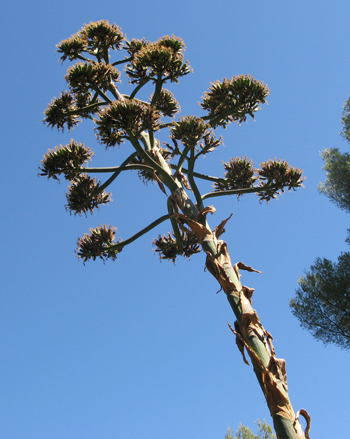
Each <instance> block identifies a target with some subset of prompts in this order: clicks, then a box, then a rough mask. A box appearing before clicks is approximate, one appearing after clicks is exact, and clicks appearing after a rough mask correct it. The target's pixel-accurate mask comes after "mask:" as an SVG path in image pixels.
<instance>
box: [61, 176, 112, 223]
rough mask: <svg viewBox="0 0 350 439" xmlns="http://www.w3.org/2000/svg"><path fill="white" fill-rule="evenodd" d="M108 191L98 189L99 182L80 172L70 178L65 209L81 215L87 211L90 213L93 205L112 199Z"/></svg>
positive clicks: (97, 205) (105, 202) (96, 205)
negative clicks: (70, 182)
mask: <svg viewBox="0 0 350 439" xmlns="http://www.w3.org/2000/svg"><path fill="white" fill-rule="evenodd" d="M110 195H111V194H110V193H108V194H107V192H105V191H104V190H102V191H101V189H100V182H97V180H96V178H93V179H92V178H91V177H89V176H88V175H87V174H81V175H79V176H78V177H76V178H74V179H73V180H72V185H71V186H69V187H68V192H67V195H66V196H67V204H66V210H68V211H69V212H70V213H72V212H73V213H74V215H77V214H78V215H81V214H82V213H84V214H85V216H86V213H87V212H90V213H92V212H93V210H94V208H95V207H97V208H98V207H99V205H100V204H107V203H109V202H110V201H112V199H111V197H110Z"/></svg>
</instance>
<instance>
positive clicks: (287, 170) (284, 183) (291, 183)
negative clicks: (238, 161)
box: [257, 159, 305, 202]
mask: <svg viewBox="0 0 350 439" xmlns="http://www.w3.org/2000/svg"><path fill="white" fill-rule="evenodd" d="M260 166H261V169H258V170H257V173H258V176H259V179H260V187H261V189H262V190H260V191H259V192H258V195H259V196H260V201H263V200H264V201H267V202H268V201H269V200H270V199H274V198H277V195H279V194H280V193H281V192H285V188H288V190H291V189H294V190H295V189H296V188H298V187H301V186H302V183H303V181H304V180H305V178H304V177H303V171H302V170H301V169H298V168H294V166H290V165H289V163H288V162H286V161H285V160H280V159H279V160H277V161H276V160H269V161H267V162H264V163H261V164H260Z"/></svg>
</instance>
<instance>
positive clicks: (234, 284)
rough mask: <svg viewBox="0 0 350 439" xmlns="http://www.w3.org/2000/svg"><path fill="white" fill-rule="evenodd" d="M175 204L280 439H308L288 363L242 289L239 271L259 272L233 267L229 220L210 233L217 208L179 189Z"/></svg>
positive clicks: (249, 293) (248, 291) (239, 265)
mask: <svg viewBox="0 0 350 439" xmlns="http://www.w3.org/2000/svg"><path fill="white" fill-rule="evenodd" d="M172 197H173V199H174V201H175V202H176V203H177V205H178V206H179V208H180V209H181V210H182V212H183V213H184V214H183V215H179V216H180V218H181V219H182V220H184V221H185V222H187V224H188V226H189V227H190V228H191V229H192V231H193V232H194V233H195V234H196V236H197V238H198V240H199V242H200V244H201V246H202V248H203V250H204V251H205V252H206V254H207V258H206V268H207V269H208V271H209V272H210V273H211V274H212V275H213V276H214V277H215V278H216V279H217V281H218V282H219V284H220V285H221V287H222V289H223V290H224V292H225V294H226V296H227V299H228V301H229V304H230V306H231V308H232V311H233V312H234V314H235V316H236V318H237V322H236V323H235V330H233V329H232V328H231V329H232V331H233V332H234V333H235V335H236V343H237V345H238V347H239V349H240V351H241V353H242V355H243V358H244V361H245V362H247V361H246V359H245V355H244V349H246V351H247V352H248V355H249V357H250V359H251V362H252V364H253V367H254V372H255V374H256V377H257V379H258V382H259V384H260V387H261V389H262V391H263V393H264V395H265V398H266V402H267V404H268V407H269V409H270V413H271V416H272V418H273V422H274V426H275V430H276V433H277V438H278V439H305V438H306V439H308V435H307V436H306V435H305V434H304V432H303V431H302V428H301V425H300V423H299V420H298V418H297V417H296V415H295V413H294V410H293V407H292V405H291V402H290V399H289V395H288V386H287V377H286V372H285V361H284V360H282V359H278V358H276V356H275V351H274V348H273V345H272V336H271V334H269V333H268V332H267V331H266V330H265V328H264V327H263V326H262V324H261V322H260V319H259V317H258V314H257V312H256V311H255V310H254V309H253V307H252V304H251V297H252V295H253V291H254V290H253V289H252V288H248V287H246V286H243V285H242V284H241V281H240V272H239V270H240V269H241V270H248V271H256V270H254V269H253V268H251V267H248V266H246V265H245V264H243V263H241V262H238V263H237V264H235V265H234V266H232V263H231V259H230V255H229V253H228V249H227V245H226V243H225V242H224V241H222V240H219V237H220V234H221V233H222V231H223V228H224V226H225V224H226V222H227V220H225V221H223V222H222V223H221V224H220V225H219V226H218V227H216V228H215V229H214V231H211V229H210V227H209V225H208V223H207V221H206V216H205V215H206V213H208V212H213V211H214V210H215V209H214V208H207V209H204V210H203V212H199V213H198V209H197V208H196V206H194V205H193V203H192V202H191V200H190V199H189V198H188V196H187V194H186V193H185V191H184V190H183V189H178V190H177V191H175V192H174V193H173V195H172Z"/></svg>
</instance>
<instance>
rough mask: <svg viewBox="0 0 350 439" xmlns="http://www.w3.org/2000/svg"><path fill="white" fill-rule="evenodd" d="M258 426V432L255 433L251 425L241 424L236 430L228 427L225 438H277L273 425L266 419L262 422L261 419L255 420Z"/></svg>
mask: <svg viewBox="0 0 350 439" xmlns="http://www.w3.org/2000/svg"><path fill="white" fill-rule="evenodd" d="M255 423H256V424H257V426H258V434H257V435H256V434H254V433H253V432H252V431H251V429H250V428H249V427H246V426H245V425H242V424H240V425H239V427H238V429H237V431H236V432H232V431H231V429H230V428H228V429H227V433H226V435H225V439H275V438H276V435H274V434H273V431H272V427H271V425H269V424H267V423H266V421H265V419H264V421H263V422H261V421H260V420H259V419H258V420H257V421H256V422H255Z"/></svg>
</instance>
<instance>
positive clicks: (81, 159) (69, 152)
mask: <svg viewBox="0 0 350 439" xmlns="http://www.w3.org/2000/svg"><path fill="white" fill-rule="evenodd" d="M93 155H94V152H93V151H92V150H91V148H88V147H86V146H85V145H84V144H82V143H79V142H75V141H74V140H71V141H70V142H69V143H68V145H65V146H64V147H62V145H60V146H59V147H58V146H56V148H55V149H49V151H48V152H47V153H46V154H45V155H44V158H43V160H41V163H42V166H41V168H40V167H39V170H40V171H41V173H40V175H42V176H47V178H53V179H55V180H59V178H58V175H60V174H63V175H64V177H65V178H66V179H67V180H72V179H73V178H74V177H76V176H77V174H78V173H79V171H78V172H77V168H79V167H81V166H83V165H84V163H87V162H89V161H90V162H91V159H92V156H93Z"/></svg>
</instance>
